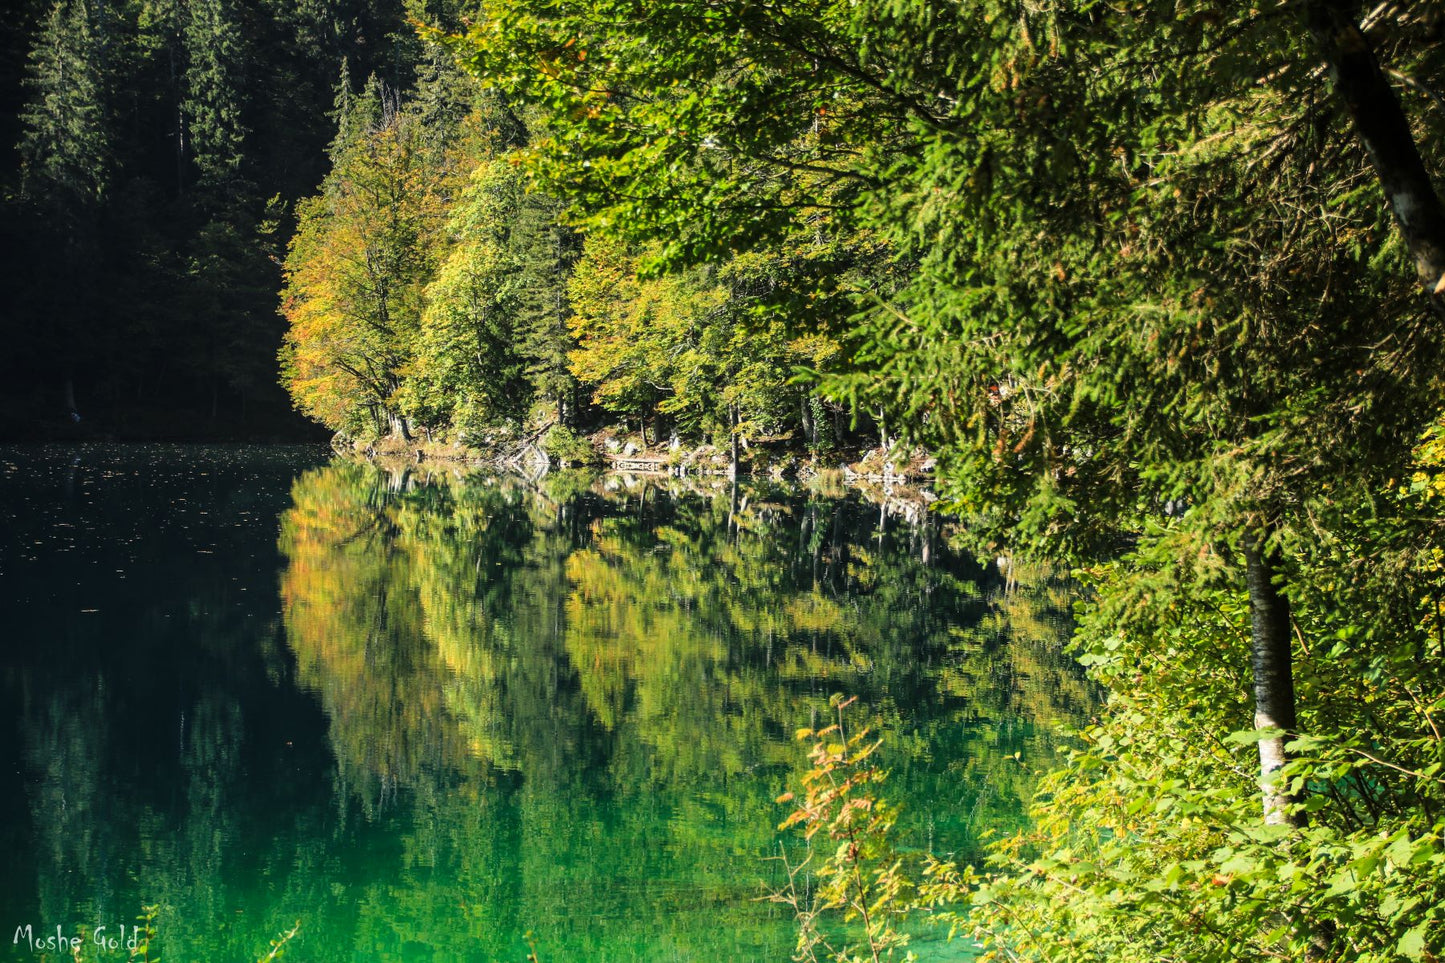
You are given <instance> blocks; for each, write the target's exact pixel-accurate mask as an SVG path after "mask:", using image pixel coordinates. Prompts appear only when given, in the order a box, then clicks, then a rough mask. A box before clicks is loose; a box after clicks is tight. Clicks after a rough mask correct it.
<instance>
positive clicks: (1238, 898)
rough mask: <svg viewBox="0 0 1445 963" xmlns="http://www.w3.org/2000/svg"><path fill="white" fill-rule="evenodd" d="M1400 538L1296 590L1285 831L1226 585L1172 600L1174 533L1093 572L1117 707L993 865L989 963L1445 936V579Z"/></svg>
mask: <svg viewBox="0 0 1445 963" xmlns="http://www.w3.org/2000/svg"><path fill="white" fill-rule="evenodd" d="M1405 517H1409V516H1408V515H1407V516H1405ZM1402 521H1403V519H1402V518H1400V517H1394V518H1391V517H1389V516H1385V517H1377V518H1366V519H1363V520H1360V522H1359V523H1357V526H1350V528H1353V532H1351V534H1350V536H1349V539H1348V540H1344V539H1342V540H1341V542H1339V543H1337V544H1336V545H1335V546H1333V547H1332V548H1331V549H1329V550H1328V551H1326V552H1323V553H1321V554H1318V555H1311V556H1307V557H1305V558H1304V560H1303V561H1302V562H1301V571H1300V572H1299V573H1298V574H1297V576H1296V577H1295V579H1292V580H1291V585H1292V590H1293V592H1294V596H1293V598H1294V600H1295V602H1296V608H1295V611H1296V617H1297V620H1298V626H1299V630H1300V632H1301V634H1302V636H1303V638H1305V639H1307V640H1313V641H1311V642H1309V643H1308V644H1307V646H1306V648H1305V651H1304V652H1303V653H1302V655H1301V657H1300V659H1299V662H1298V666H1297V669H1296V674H1297V685H1298V686H1299V689H1300V695H1301V698H1300V705H1301V718H1300V732H1299V733H1297V734H1291V740H1292V741H1291V744H1290V748H1291V751H1292V753H1293V754H1294V758H1293V759H1292V761H1291V762H1290V763H1289V764H1288V766H1287V767H1286V768H1285V770H1284V771H1283V772H1282V774H1281V775H1280V778H1281V779H1282V780H1284V782H1285V784H1286V785H1287V786H1288V788H1289V790H1290V793H1291V794H1292V796H1293V798H1294V799H1295V800H1296V804H1297V806H1298V807H1299V811H1300V813H1301V819H1302V821H1303V823H1304V828H1302V829H1300V830H1298V831H1295V830H1292V829H1290V828H1289V827H1287V826H1264V825H1260V824H1259V821H1258V795H1257V793H1258V790H1257V786H1256V783H1255V779H1254V776H1253V775H1252V773H1251V760H1252V756H1253V744H1254V742H1255V741H1256V740H1257V739H1258V738H1259V734H1258V733H1256V732H1255V731H1254V730H1253V729H1252V726H1251V721H1250V715H1249V706H1248V704H1247V702H1246V701H1245V700H1244V699H1243V698H1242V697H1241V695H1240V693H1242V692H1243V691H1244V689H1245V688H1246V682H1247V679H1246V678H1245V676H1246V674H1247V668H1246V666H1247V663H1246V661H1245V659H1244V658H1243V654H1244V652H1245V651H1246V650H1247V647H1248V638H1247V636H1248V625H1247V619H1248V616H1247V611H1246V609H1245V606H1244V604H1243V599H1242V598H1241V596H1240V593H1239V592H1238V591H1237V590H1233V589H1232V588H1231V587H1230V585H1229V581H1228V580H1226V579H1225V578H1222V577H1221V576H1224V575H1227V574H1228V573H1227V572H1218V573H1216V574H1215V575H1214V577H1213V578H1212V579H1210V580H1209V581H1208V582H1207V584H1206V585H1205V586H1203V587H1201V586H1198V585H1194V586H1191V585H1189V584H1187V583H1185V582H1181V580H1180V579H1179V578H1178V577H1177V574H1175V573H1172V572H1171V570H1170V566H1169V564H1168V559H1170V558H1171V557H1173V556H1174V553H1175V552H1176V551H1178V549H1179V548H1180V546H1179V545H1177V544H1171V543H1170V541H1171V540H1170V537H1169V534H1167V533H1160V534H1156V535H1155V536H1154V537H1153V538H1151V539H1150V540H1149V541H1148V542H1147V543H1146V544H1145V545H1143V546H1142V547H1141V549H1140V553H1139V554H1138V555H1137V556H1135V557H1134V558H1133V559H1132V560H1130V562H1129V563H1128V564H1116V565H1114V566H1110V567H1109V568H1108V569H1106V570H1101V571H1100V572H1098V573H1096V578H1097V579H1098V580H1099V582H1098V586H1097V587H1098V590H1099V596H1098V601H1097V602H1096V603H1095V604H1094V605H1093V606H1092V607H1091V611H1090V612H1089V614H1088V615H1087V617H1086V618H1085V620H1084V622H1083V626H1082V629H1081V634H1080V644H1081V645H1083V646H1084V648H1085V655H1084V659H1085V661H1086V662H1088V663H1089V664H1091V665H1092V666H1093V672H1094V674H1095V676H1096V677H1097V678H1099V679H1100V680H1101V681H1103V682H1105V683H1106V684H1108V685H1109V687H1110V690H1111V692H1112V696H1111V700H1110V705H1109V709H1108V712H1107V714H1106V716H1105V717H1104V719H1103V720H1102V721H1101V722H1100V724H1098V725H1097V726H1095V727H1093V728H1091V729H1089V730H1087V731H1086V732H1085V739H1086V746H1085V748H1083V749H1081V750H1080V751H1079V752H1077V753H1076V754H1075V755H1074V757H1073V759H1072V761H1071V763H1070V765H1069V766H1068V768H1067V769H1065V770H1063V771H1061V772H1059V773H1056V774H1054V775H1053V776H1051V777H1049V779H1048V780H1047V781H1046V782H1045V784H1044V786H1043V787H1042V788H1041V793H1040V796H1039V798H1038V800H1037V802H1036V803H1035V806H1034V809H1033V815H1034V818H1035V823H1034V826H1033V828H1032V829H1030V830H1029V831H1028V832H1026V833H1024V834H1021V835H1020V836H1018V837H1015V838H1013V839H1010V840H1007V841H1006V842H1004V843H1003V844H1001V845H1000V846H998V847H997V849H996V851H995V855H994V857H993V861H992V863H993V870H994V872H995V873H997V874H999V875H996V876H995V877H994V878H993V879H992V880H991V881H990V882H989V884H988V885H987V886H985V887H984V888H983V889H982V890H981V891H980V893H979V894H978V898H977V899H976V900H975V906H974V910H973V914H974V915H973V918H972V924H971V925H972V926H973V927H976V932H977V934H978V935H979V936H980V937H981V938H983V939H985V940H987V941H989V942H990V943H991V945H992V946H993V958H998V959H1038V960H1079V961H1082V960H1111V961H1112V960H1136V959H1137V960H1153V959H1171V958H1178V959H1189V960H1226V959H1238V958H1240V957H1241V956H1243V957H1246V958H1266V957H1276V956H1278V957H1284V958H1292V959H1304V958H1322V959H1346V958H1347V959H1352V960H1354V959H1358V960H1381V961H1384V960H1392V961H1404V960H1421V959H1428V958H1429V957H1428V955H1427V953H1428V952H1430V947H1432V946H1434V945H1438V941H1439V938H1440V933H1441V931H1442V929H1445V918H1442V916H1441V913H1440V910H1439V907H1440V906H1441V905H1442V901H1445V846H1442V832H1445V823H1442V822H1441V817H1440V814H1441V812H1442V806H1445V782H1442V780H1441V779H1440V772H1441V771H1442V765H1445V749H1442V743H1441V740H1440V735H1439V731H1438V728H1437V722H1436V721H1435V717H1436V716H1437V714H1438V713H1439V710H1440V708H1441V705H1440V702H1439V698H1438V693H1439V692H1440V685H1441V672H1442V666H1445V652H1442V651H1441V650H1440V648H1439V646H1438V644H1437V640H1435V639H1434V638H1432V627H1431V626H1430V624H1429V622H1427V621H1426V616H1427V615H1428V614H1431V610H1432V609H1433V605H1434V603H1433V598H1434V596H1435V595H1436V594H1437V593H1438V591H1439V579H1440V570H1439V567H1438V563H1435V562H1433V561H1430V562H1427V563H1426V564H1424V565H1423V566H1422V564H1421V562H1422V561H1424V560H1422V559H1420V558H1419V557H1415V558H1411V557H1410V556H1411V554H1412V553H1410V552H1409V551H1406V550H1405V549H1406V546H1405V545H1402V544H1401V543H1400V540H1399V537H1400V535H1401V534H1402V532H1406V531H1408V528H1402V527H1401V522H1402ZM1346 531H1349V528H1347V529H1346ZM1391 543H1394V544H1391ZM1387 545H1389V546H1390V547H1388V548H1387V547H1385V546H1387ZM1342 569H1343V570H1346V571H1349V572H1350V577H1349V578H1348V579H1340V578H1339V574H1338V573H1339V572H1340V571H1341V570H1342ZM1406 573H1408V575H1407V574H1406ZM1402 577H1405V578H1408V579H1409V580H1410V585H1409V587H1408V588H1405V589H1404V590H1403V591H1401V590H1400V589H1401V586H1400V583H1399V582H1398V581H1397V580H1399V579H1401V578H1402ZM1366 598H1368V599H1371V600H1373V604H1372V606H1371V608H1370V609H1368V610H1367V609H1365V608H1364V607H1363V606H1362V605H1361V602H1362V601H1363V600H1364V599H1366ZM1365 611H1368V612H1369V613H1370V614H1369V615H1368V616H1366V617H1363V618H1362V617H1361V616H1360V615H1357V614H1354V613H1361V612H1365Z"/></svg>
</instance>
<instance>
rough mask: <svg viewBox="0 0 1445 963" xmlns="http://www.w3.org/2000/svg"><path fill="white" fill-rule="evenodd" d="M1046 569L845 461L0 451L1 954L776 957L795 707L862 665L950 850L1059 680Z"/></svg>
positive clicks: (934, 839)
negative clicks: (807, 468) (928, 518)
mask: <svg viewBox="0 0 1445 963" xmlns="http://www.w3.org/2000/svg"><path fill="white" fill-rule="evenodd" d="M609 485H610V486H611V487H610V488H609V487H608V486H609ZM1067 604H1068V596H1067V593H1066V592H1065V590H1063V589H1062V588H1059V587H1057V586H1050V585H1037V586H1034V587H1032V588H1030V587H1025V588H1023V589H1021V590H1018V591H1015V592H1012V593H1004V592H1002V586H1001V585H1000V584H999V581H998V579H997V576H996V575H993V574H991V573H989V572H986V571H984V570H982V569H979V568H977V567H976V566H974V565H972V564H971V563H969V562H967V561H966V560H964V559H961V558H959V557H957V556H956V555H954V554H953V553H952V552H950V550H949V549H948V547H947V544H946V540H945V539H944V538H943V537H942V535H941V534H940V532H939V531H938V529H937V524H936V522H930V523H929V524H927V525H922V526H920V525H910V524H908V523H906V522H905V520H903V519H901V518H898V517H888V516H886V514H884V513H880V510H879V507H878V506H877V505H874V504H869V503H868V502H866V501H864V500H861V499H859V498H856V497H848V498H839V499H830V498H823V497H820V496H817V495H809V494H808V493H807V492H805V491H802V490H791V489H783V488H769V487H766V486H741V487H739V488H738V489H736V490H735V491H734V490H730V489H728V488H725V487H719V488H718V489H717V490H715V491H691V492H689V491H684V490H680V489H679V490H675V491H671V492H669V491H668V490H667V489H666V486H665V485H659V484H656V483H651V484H649V483H634V484H623V483H622V482H621V481H620V480H617V479H613V480H611V481H610V482H606V483H593V482H588V481H584V480H580V479H577V478H575V477H570V476H553V477H551V478H549V479H547V480H546V481H545V482H543V483H542V484H541V485H540V486H526V485H523V484H520V483H516V482H506V481H500V480H496V479H488V478H485V477H475V478H472V479H469V480H466V481H462V480H458V479H456V478H453V477H451V476H449V475H446V474H441V475H428V474H427V473H425V472H412V473H410V474H408V475H387V474H384V473H381V472H378V471H375V470H373V469H371V468H368V467H365V466H358V465H352V464H335V465H332V464H329V463H328V460H327V456H326V453H325V452H323V451H320V450H315V449H286V448H251V449H244V448H238V449H216V448H184V447H172V448H165V447H132V448H120V447H88V448H79V449H77V448H66V449H59V448H31V449H0V635H3V663H0V665H3V668H0V700H3V702H0V781H3V785H0V834H3V835H0V843H3V846H4V862H3V870H0V959H39V958H50V959H58V958H60V957H59V956H57V955H56V954H50V955H49V956H48V957H46V956H44V955H43V954H39V953H36V952H32V951H31V950H30V949H29V948H28V947H27V946H26V945H25V940H24V939H23V938H22V940H21V944H20V945H19V946H16V945H15V944H14V939H13V937H14V933H15V930H16V928H17V927H20V926H24V925H27V924H28V925H31V926H32V927H33V931H34V933H35V934H36V935H37V937H39V936H40V935H41V934H44V933H53V932H55V930H56V927H61V928H62V930H63V932H64V934H65V935H67V936H72V935H75V934H76V933H79V932H82V930H83V928H84V929H90V928H94V927H97V926H105V927H107V931H108V932H109V933H111V934H116V935H119V927H120V925H121V924H122V923H125V924H129V923H131V922H132V921H133V919H134V917H135V915H136V913H137V912H138V910H139V908H140V907H141V906H142V905H144V904H158V905H159V907H160V909H159V916H158V919H157V921H156V928H157V930H158V934H159V950H160V953H159V956H160V958H161V959H163V960H165V961H166V963H186V961H192V963H230V961H235V963H249V961H253V960H256V959H257V958H258V957H260V956H262V955H263V954H264V953H265V951H266V949H267V945H268V942H269V941H270V940H271V939H273V938H274V937H276V936H277V935H279V934H280V933H282V932H284V931H286V930H288V929H289V928H290V927H291V926H292V925H293V924H294V923H295V922H296V921H297V920H299V921H300V922H301V929H300V932H299V935H298V936H297V937H296V938H295V939H294V940H293V941H292V942H291V943H290V945H289V946H288V947H287V953H286V957H287V958H288V959H295V960H307V961H333V960H335V961H340V960H347V961H353V960H354V961H373V960H427V961H439V963H440V961H462V960H515V961H520V960H523V959H525V957H526V954H527V949H526V944H525V942H524V934H525V933H527V932H528V931H531V932H532V933H535V934H536V939H537V943H538V949H539V952H540V955H541V959H542V960H544V961H548V963H553V961H564V960H566V961H606V960H618V961H622V960H629V961H631V960H637V961H642V960H646V961H663V960H701V961H714V960H715V961H731V960H779V961H781V960H786V959H788V957H789V955H790V952H791V948H792V945H793V933H794V926H793V922H792V920H790V919H789V918H787V917H786V916H785V915H783V914H782V912H781V911H780V910H778V909H777V908H776V907H774V906H772V905H770V904H768V903H766V902H761V901H758V899H757V897H758V896H760V895H761V894H763V893H764V892H765V891H766V888H767V887H768V886H769V885H776V884H777V883H778V882H779V881H780V878H781V871H780V867H779V866H778V864H777V863H775V862H771V861H769V860H768V859H767V857H768V856H769V855H772V854H776V853H777V851H778V846H779V841H780V840H787V841H788V842H787V844H788V845H789V846H792V847H795V848H796V847H797V846H798V845H799V844H798V843H797V841H796V840H793V839H790V838H789V837H788V836H787V834H780V833H778V832H777V830H776V826H777V823H778V822H779V821H780V820H781V819H782V818H783V817H784V816H785V815H786V812H787V810H786V808H785V807H783V806H780V805H778V804H777V803H776V802H775V801H774V800H775V798H776V797H777V796H778V795H779V794H780V793H782V792H783V791H785V790H786V789H789V788H792V787H793V786H794V785H795V782H796V778H797V775H798V774H799V773H800V772H802V771H803V770H804V769H805V768H806V763H805V759H804V751H803V748H802V747H801V746H800V745H799V744H797V743H796V742H795V741H794V740H793V737H792V734H793V732H794V730H795V729H797V728H798V727H801V726H808V725H810V724H812V723H813V722H814V721H815V720H816V719H818V718H819V716H820V714H823V715H826V713H827V711H828V710H827V706H828V699H829V696H830V695H832V694H833V693H845V694H848V695H856V696H858V697H859V703H860V707H859V709H858V710H857V718H858V721H859V722H862V721H865V720H873V721H875V722H876V723H878V725H879V726H880V728H881V730H882V732H883V733H884V734H885V736H886V738H887V746H886V758H885V762H886V763H887V765H888V766H889V767H890V768H891V770H892V775H891V777H890V779H889V781H888V783H887V794H888V795H889V796H890V797H891V798H892V799H894V800H895V801H897V802H899V803H901V804H902V805H903V806H904V812H905V815H904V818H903V819H902V820H901V821H900V824H899V827H898V830H897V842H898V844H899V845H900V846H901V847H902V848H903V849H905V850H915V851H924V850H930V851H932V852H935V853H950V852H951V853H956V854H958V855H959V856H961V857H963V858H968V857H969V856H971V855H973V854H975V853H976V852H977V851H978V847H979V838H980V834H981V833H982V832H984V831H985V830H991V831H995V832H997V831H1006V830H1008V829H1010V828H1013V827H1017V826H1018V825H1020V822H1021V819H1022V799H1023V798H1024V797H1025V796H1026V794H1027V792H1028V791H1029V788H1030V785H1031V781H1032V778H1033V775H1034V773H1035V772H1036V771H1037V770H1038V769H1039V768H1041V767H1044V766H1046V765H1047V764H1048V763H1049V761H1050V759H1051V758H1052V754H1053V753H1054V752H1055V750H1056V747H1057V745H1058V744H1059V739H1060V737H1059V736H1058V735H1057V734H1056V733H1057V729H1058V727H1059V726H1060V725H1063V724H1069V723H1071V722H1073V721H1076V720H1077V719H1078V718H1079V716H1080V715H1081V713H1083V712H1085V711H1087V708H1088V705H1087V701H1088V695H1087V690H1086V689H1085V687H1084V685H1083V684H1082V683H1081V681H1080V679H1079V676H1078V674H1077V672H1076V671H1075V670H1074V669H1073V668H1072V667H1071V666H1070V665H1069V663H1068V662H1067V660H1066V659H1064V658H1063V657H1061V655H1060V653H1059V647H1060V641H1061V635H1062V633H1063V631H1064V630H1065V616H1064V613H1065V611H1066V609H1067ZM1016 753H1017V754H1018V757H1017V758H1015V754H1016ZM918 939H919V941H920V942H919V946H918V949H920V950H921V953H922V955H924V956H925V957H930V956H931V957H932V958H944V957H947V956H950V955H957V954H958V953H959V952H960V949H959V948H958V947H957V946H956V945H954V946H944V945H942V944H941V942H940V941H939V938H938V934H933V933H928V932H923V933H920V934H919V936H918ZM96 956H97V954H96V953H95V951H94V946H93V945H88V946H87V949H86V955H85V958H86V959H93V958H96ZM124 956H125V954H124V953H119V954H110V955H102V956H101V958H105V959H111V958H115V959H123V958H124ZM65 958H66V959H68V958H69V957H65Z"/></svg>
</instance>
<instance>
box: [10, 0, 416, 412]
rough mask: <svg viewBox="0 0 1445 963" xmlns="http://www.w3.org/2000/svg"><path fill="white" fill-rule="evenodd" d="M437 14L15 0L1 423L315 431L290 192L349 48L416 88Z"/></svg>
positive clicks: (317, 137) (318, 140)
mask: <svg viewBox="0 0 1445 963" xmlns="http://www.w3.org/2000/svg"><path fill="white" fill-rule="evenodd" d="M435 13H437V11H430V10H424V9H422V8H421V7H420V6H418V8H417V9H415V10H411V9H408V8H406V7H405V6H404V5H403V4H402V3H401V2H386V0H382V2H378V3H368V2H357V3H315V4H312V3H299V4H298V3H286V2H263V3H254V4H252V3H234V2H227V0H215V2H210V0H206V2H199V3H180V2H173V0H160V2H149V0H145V2H106V0H95V2H74V3H69V2H68V3H62V4H58V5H57V4H52V3H48V2H31V0H20V2H19V3H17V4H15V5H14V6H13V8H12V9H10V10H8V11H7V14H6V16H5V17H4V18H3V23H0V98H3V99H0V184H3V187H0V190H3V202H0V203H3V209H0V232H3V240H0V243H3V250H4V256H3V258H0V272H3V277H0V339H3V342H4V344H5V350H4V352H0V369H3V370H0V399H3V404H0V436H3V437H9V438H27V437H56V436H57V435H61V436H64V435H65V434H66V433H67V432H69V433H73V434H79V435H83V436H90V437H93V436H103V435H107V434H113V435H117V436H119V437H123V438H124V437H160V438H197V437H211V438H221V437H237V436H243V437H274V436H288V437H296V436H303V437H304V436H307V435H311V436H314V435H315V432H314V431H313V430H311V429H309V428H308V426H307V425H306V423H305V422H304V421H303V420H302V419H300V418H299V417H297V416H296V415H295V414H293V413H292V410H291V403H290V401H289V399H288V398H287V396H286V394H285V392H284V391H283V390H282V388H281V387H280V385H279V384H278V382H277V374H276V352H277V350H278V348H279V346H280V342H281V333H282V331H283V330H284V321H283V320H282V319H281V317H280V316H279V315H278V314H277V305H278V291H279V290H280V286H281V266H280V265H281V261H282V259H283V258H284V256H285V252H286V242H287V240H288V238H289V237H290V234H291V232H292V230H293V229H294V224H295V220H294V203H295V201H296V200H297V199H299V198H301V197H304V196H306V195H309V194H311V193H313V192H315V190H316V188H317V186H318V185H319V184H320V182H321V179H322V177H323V176H324V175H325V173H326V171H327V168H328V166H329V160H328V156H327V145H328V144H329V143H330V142H331V140H332V139H333V138H334V137H335V135H336V129H337V124H336V119H335V104H336V101H337V91H338V89H339V84H340V78H341V76H342V65H343V64H347V65H349V68H350V71H351V72H352V74H353V75H354V76H357V77H359V78H361V79H362V80H364V79H365V78H367V77H368V76H371V75H373V74H374V75H375V76H376V77H378V78H380V79H381V80H383V81H384V82H386V83H387V84H388V85H389V87H391V88H392V89H397V90H409V89H411V88H412V87H413V86H414V85H415V84H416V83H417V78H418V76H419V75H420V74H424V73H425V72H426V71H427V70H428V69H430V68H431V66H432V65H433V64H434V62H435V60H436V59H437V58H436V56H435V55H434V54H433V55H431V56H430V59H429V56H428V54H427V53H426V51H425V50H424V48H423V46H422V44H421V42H420V41H419V40H418V39H417V36H416V32H415V30H414V29H413V28H412V27H411V26H410V25H409V24H408V23H407V22H406V18H407V17H408V16H412V15H417V16H420V15H434V14H435ZM27 64H29V67H27ZM72 410H74V411H76V412H78V413H79V414H80V416H81V421H80V423H79V424H75V425H72V421H71V418H70V412H71V411H72Z"/></svg>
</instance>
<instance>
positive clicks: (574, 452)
mask: <svg viewBox="0 0 1445 963" xmlns="http://www.w3.org/2000/svg"><path fill="white" fill-rule="evenodd" d="M542 450H543V451H545V452H546V453H547V454H549V455H551V456H552V458H553V459H555V460H556V461H557V463H558V464H560V465H561V466H562V467H563V468H569V467H576V466H580V465H595V464H597V462H598V461H599V457H598V454H597V449H596V448H594V447H592V443H591V442H590V441H588V440H587V439H586V438H584V437H582V436H581V435H579V434H577V433H576V432H575V431H573V430H572V429H571V428H568V427H567V426H566V425H553V426H552V427H551V428H548V429H547V434H546V436H545V437H543V439H542Z"/></svg>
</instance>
